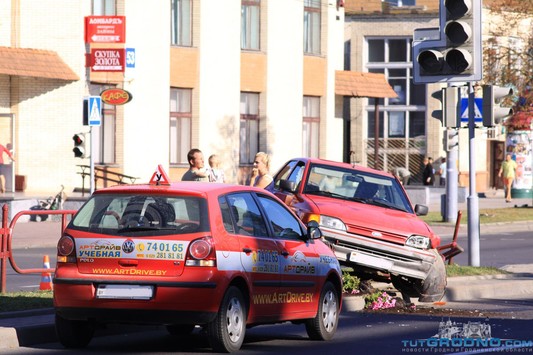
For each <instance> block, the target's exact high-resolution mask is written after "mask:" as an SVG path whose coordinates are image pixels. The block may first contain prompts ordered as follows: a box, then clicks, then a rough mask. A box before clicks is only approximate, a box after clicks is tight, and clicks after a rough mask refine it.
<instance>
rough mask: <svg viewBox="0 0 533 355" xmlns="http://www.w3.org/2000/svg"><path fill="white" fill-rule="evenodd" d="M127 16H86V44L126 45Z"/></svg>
mask: <svg viewBox="0 0 533 355" xmlns="http://www.w3.org/2000/svg"><path fill="white" fill-rule="evenodd" d="M125 42H126V17H125V16H86V17H85V43H125Z"/></svg>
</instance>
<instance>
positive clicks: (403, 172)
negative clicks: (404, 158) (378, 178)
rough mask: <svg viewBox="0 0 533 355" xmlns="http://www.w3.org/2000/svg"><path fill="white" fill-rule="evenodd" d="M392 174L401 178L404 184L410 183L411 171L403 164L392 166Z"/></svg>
mask: <svg viewBox="0 0 533 355" xmlns="http://www.w3.org/2000/svg"><path fill="white" fill-rule="evenodd" d="M391 174H392V175H394V176H395V177H396V178H397V179H398V180H400V182H401V183H402V185H404V186H405V185H409V181H410V180H411V172H410V171H409V170H407V169H406V168H404V167H403V166H398V167H395V168H392V169H391Z"/></svg>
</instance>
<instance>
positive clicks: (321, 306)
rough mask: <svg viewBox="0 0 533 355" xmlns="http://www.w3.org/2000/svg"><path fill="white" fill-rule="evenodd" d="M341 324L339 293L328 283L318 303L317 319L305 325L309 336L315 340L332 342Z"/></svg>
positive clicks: (309, 320)
mask: <svg viewBox="0 0 533 355" xmlns="http://www.w3.org/2000/svg"><path fill="white" fill-rule="evenodd" d="M338 324H339V292H338V291H337V289H336V288H335V286H333V284H332V283H331V282H329V281H326V283H325V284H324V287H323V288H322V292H321V293H320V299H319V303H318V312H317V314H316V317H315V318H313V319H308V320H307V321H306V323H305V329H306V330H307V335H309V338H311V339H313V340H330V339H331V338H333V336H334V335H335V331H336V330H337V325H338Z"/></svg>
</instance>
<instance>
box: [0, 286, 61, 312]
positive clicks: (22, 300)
mask: <svg viewBox="0 0 533 355" xmlns="http://www.w3.org/2000/svg"><path fill="white" fill-rule="evenodd" d="M51 307H53V302H52V291H34V292H7V293H0V312H15V311H27V310H30V309H39V308H51Z"/></svg>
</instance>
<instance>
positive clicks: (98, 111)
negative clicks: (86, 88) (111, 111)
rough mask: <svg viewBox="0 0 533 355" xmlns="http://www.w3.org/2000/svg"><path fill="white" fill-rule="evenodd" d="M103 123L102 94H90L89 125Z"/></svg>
mask: <svg viewBox="0 0 533 355" xmlns="http://www.w3.org/2000/svg"><path fill="white" fill-rule="evenodd" d="M101 124H102V99H101V98H100V96H89V126H100V125H101Z"/></svg>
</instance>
